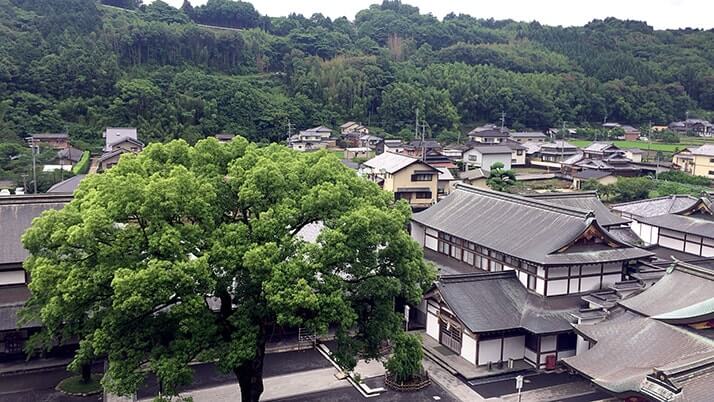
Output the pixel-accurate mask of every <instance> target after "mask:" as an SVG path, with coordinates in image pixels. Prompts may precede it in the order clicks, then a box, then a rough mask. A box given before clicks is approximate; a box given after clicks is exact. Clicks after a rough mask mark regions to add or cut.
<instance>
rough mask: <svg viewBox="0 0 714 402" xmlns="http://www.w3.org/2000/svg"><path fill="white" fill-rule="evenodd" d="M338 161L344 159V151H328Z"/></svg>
mask: <svg viewBox="0 0 714 402" xmlns="http://www.w3.org/2000/svg"><path fill="white" fill-rule="evenodd" d="M330 152H332V153H333V154H335V156H336V157H338V158H339V159H345V151H330Z"/></svg>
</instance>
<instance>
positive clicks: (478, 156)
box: [464, 145, 513, 171]
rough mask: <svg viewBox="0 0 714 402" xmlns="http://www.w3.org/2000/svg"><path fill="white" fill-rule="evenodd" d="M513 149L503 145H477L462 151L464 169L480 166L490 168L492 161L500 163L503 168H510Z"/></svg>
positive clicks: (485, 168)
mask: <svg viewBox="0 0 714 402" xmlns="http://www.w3.org/2000/svg"><path fill="white" fill-rule="evenodd" d="M512 154H513V151H512V150H511V148H509V147H507V146H504V145H477V146H473V147H471V149H469V150H468V151H466V152H464V166H465V169H466V170H471V169H473V168H481V169H483V170H487V171H488V170H491V166H492V165H493V164H494V163H499V162H500V163H502V164H503V166H504V168H505V169H510V168H511V160H512Z"/></svg>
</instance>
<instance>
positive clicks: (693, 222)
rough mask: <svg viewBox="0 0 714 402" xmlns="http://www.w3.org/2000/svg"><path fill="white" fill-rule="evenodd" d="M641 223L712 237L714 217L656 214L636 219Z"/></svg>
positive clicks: (713, 235) (713, 234)
mask: <svg viewBox="0 0 714 402" xmlns="http://www.w3.org/2000/svg"><path fill="white" fill-rule="evenodd" d="M638 220H639V221H640V222H642V223H646V224H648V225H652V226H657V227H660V228H665V229H669V230H674V231H677V232H683V233H687V234H690V235H697V236H704V237H708V238H710V239H711V238H714V219H712V217H711V215H709V216H708V218H705V219H703V218H700V217H699V215H689V216H685V215H677V214H665V215H658V216H649V217H641V218H639V219H638Z"/></svg>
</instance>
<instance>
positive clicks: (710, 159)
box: [709, 158, 714, 174]
mask: <svg viewBox="0 0 714 402" xmlns="http://www.w3.org/2000/svg"><path fill="white" fill-rule="evenodd" d="M709 163H714V158H709ZM709 174H711V172H709Z"/></svg>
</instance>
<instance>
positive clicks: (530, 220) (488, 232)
mask: <svg viewBox="0 0 714 402" xmlns="http://www.w3.org/2000/svg"><path fill="white" fill-rule="evenodd" d="M412 220H413V221H415V222H417V223H420V224H422V225H425V226H428V227H431V228H434V229H436V230H440V231H442V232H445V233H448V234H451V235H453V236H457V237H460V238H462V239H465V240H468V241H471V242H473V243H476V244H479V245H481V246H484V247H488V248H491V249H494V250H496V251H500V252H502V253H505V254H508V255H511V256H513V257H517V258H521V259H524V260H527V261H531V262H535V263H540V264H548V263H563V262H564V261H566V260H568V259H569V258H572V259H573V261H576V262H581V261H590V260H598V259H600V258H603V259H606V260H608V261H611V260H612V258H617V259H620V260H626V259H634V258H641V257H644V256H648V255H651V253H649V252H646V251H644V250H641V249H638V248H634V247H630V246H626V245H622V246H621V247H620V248H617V249H606V250H602V249H596V250H592V251H589V250H586V251H580V252H567V253H561V254H555V253H556V251H557V250H559V249H561V248H562V247H564V246H566V245H569V244H571V243H572V242H573V241H574V240H575V239H577V238H578V237H579V236H580V235H581V234H582V233H583V232H584V231H585V230H586V229H587V228H588V227H590V226H591V225H593V224H596V225H598V226H599V224H597V223H596V222H597V221H596V220H595V218H594V213H593V212H592V211H586V210H582V209H577V208H572V207H566V206H563V205H558V204H554V203H549V202H546V201H541V200H538V199H534V198H528V197H522V196H517V195H513V194H507V193H499V192H494V191H490V190H485V189H479V188H476V187H471V186H467V185H463V184H457V185H456V186H455V190H454V191H452V192H451V194H449V195H448V196H446V197H445V198H444V199H443V200H442V201H440V202H439V203H437V204H436V205H434V206H432V207H430V208H428V209H426V210H424V211H422V212H419V213H416V214H414V215H413V218H412ZM603 231H604V229H603ZM612 240H613V241H614V242H617V241H616V240H615V239H614V238H613V239H612Z"/></svg>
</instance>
